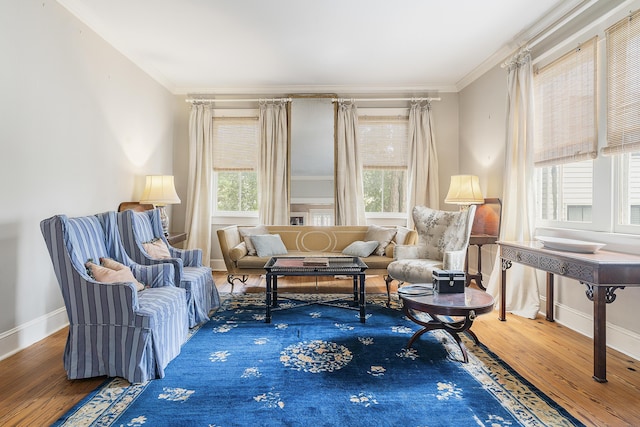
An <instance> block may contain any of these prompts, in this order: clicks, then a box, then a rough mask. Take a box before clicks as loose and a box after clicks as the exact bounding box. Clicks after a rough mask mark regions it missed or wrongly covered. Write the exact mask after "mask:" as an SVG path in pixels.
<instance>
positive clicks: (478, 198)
mask: <svg viewBox="0 0 640 427" xmlns="http://www.w3.org/2000/svg"><path fill="white" fill-rule="evenodd" d="M444 202H445V203H451V204H454V205H480V204H482V203H484V197H483V196H482V191H480V180H479V179H478V177H477V176H475V175H453V176H452V177H451V184H450V185H449V192H448V193H447V197H446V198H445V199H444Z"/></svg>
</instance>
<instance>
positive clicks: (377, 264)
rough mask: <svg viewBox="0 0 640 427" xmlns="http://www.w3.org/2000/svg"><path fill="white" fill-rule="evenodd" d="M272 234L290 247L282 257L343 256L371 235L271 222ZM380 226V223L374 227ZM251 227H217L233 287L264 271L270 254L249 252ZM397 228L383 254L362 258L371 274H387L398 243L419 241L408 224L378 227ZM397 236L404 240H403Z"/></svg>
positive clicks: (348, 228) (349, 229)
mask: <svg viewBox="0 0 640 427" xmlns="http://www.w3.org/2000/svg"><path fill="white" fill-rule="evenodd" d="M263 227H264V228H265V229H266V230H267V232H268V233H269V234H278V235H280V238H281V239H282V243H284V246H285V247H286V250H287V254H286V255H281V256H340V255H342V251H343V250H344V249H345V248H346V247H347V246H349V245H350V244H351V243H353V242H356V241H364V240H365V238H366V237H367V236H369V237H370V236H371V233H372V229H371V228H370V227H369V226H366V225H363V226H300V225H267V226H263ZM371 227H376V226H371ZM251 228H253V227H251V226H239V225H231V226H229V227H225V228H220V229H218V230H217V234H218V241H219V242H220V249H221V250H222V256H223V258H224V263H225V265H226V267H227V273H228V274H227V281H228V282H229V283H230V284H231V286H232V287H233V284H234V281H235V280H239V281H241V282H243V283H244V282H245V281H246V280H247V276H248V275H251V274H264V273H265V270H264V265H265V264H266V263H267V261H269V259H270V258H271V257H270V256H266V257H260V256H258V255H257V254H256V255H249V249H248V248H247V242H246V240H245V238H244V237H243V235H242V234H241V230H243V229H245V233H246V230H249V229H251ZM381 228H382V229H385V230H397V231H398V232H397V233H396V234H395V235H394V236H393V238H392V240H391V242H390V243H389V244H388V245H387V246H386V247H385V248H384V254H383V255H376V254H375V252H374V253H373V254H371V255H370V256H367V257H362V260H363V261H364V262H365V264H367V266H368V267H369V268H368V269H367V271H366V273H367V274H381V275H384V276H386V275H387V266H388V265H389V263H391V262H392V261H393V252H394V248H395V246H396V245H399V244H403V245H413V244H416V242H417V239H418V233H417V232H416V231H415V230H409V229H407V228H404V227H376V229H377V230H380V229H381ZM368 233H369V234H368ZM396 238H399V239H403V241H402V242H398V241H396Z"/></svg>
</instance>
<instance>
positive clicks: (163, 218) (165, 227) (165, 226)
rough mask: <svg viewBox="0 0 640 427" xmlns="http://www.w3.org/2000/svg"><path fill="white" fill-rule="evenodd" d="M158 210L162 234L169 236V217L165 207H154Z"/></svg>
mask: <svg viewBox="0 0 640 427" xmlns="http://www.w3.org/2000/svg"><path fill="white" fill-rule="evenodd" d="M156 207H157V208H158V209H159V210H160V223H161V224H162V232H163V233H164V235H165V236H168V235H169V215H167V210H166V209H165V206H156Z"/></svg>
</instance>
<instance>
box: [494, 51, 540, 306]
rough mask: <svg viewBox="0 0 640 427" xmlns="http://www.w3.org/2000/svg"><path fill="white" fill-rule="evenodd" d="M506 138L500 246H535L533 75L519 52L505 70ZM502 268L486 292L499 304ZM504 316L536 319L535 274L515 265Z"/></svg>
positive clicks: (528, 57)
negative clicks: (532, 243)
mask: <svg viewBox="0 0 640 427" xmlns="http://www.w3.org/2000/svg"><path fill="white" fill-rule="evenodd" d="M507 67H508V76H507V85H508V93H507V135H506V143H507V146H506V156H505V173H504V187H503V203H502V225H501V230H500V240H512V241H513V240H516V241H519V240H522V241H528V240H533V231H534V228H535V188H534V186H533V185H532V183H534V182H535V181H534V176H533V175H534V167H533V156H534V144H533V134H534V129H533V117H534V99H533V72H532V65H531V55H530V53H529V52H528V51H523V52H521V53H519V54H518V55H516V56H515V57H514V58H513V59H512V60H511V61H510V62H509V63H508V64H507ZM501 272H502V265H501V259H500V257H499V256H497V257H496V262H495V265H494V267H493V271H492V272H491V276H490V278H489V282H488V285H487V292H488V293H490V294H491V295H493V297H494V298H496V301H499V299H498V297H499V296H500V279H501ZM507 280H508V284H507V289H508V292H507V295H506V296H507V299H506V311H508V312H511V313H513V314H517V315H519V316H523V317H527V318H531V319H533V318H535V316H536V314H537V313H538V310H539V308H540V295H539V293H538V282H537V278H536V274H535V271H534V270H533V269H532V268H531V267H525V266H523V265H521V264H517V263H513V266H512V267H511V268H510V269H509V272H508V274H507Z"/></svg>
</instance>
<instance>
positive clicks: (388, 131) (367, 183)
mask: <svg viewBox="0 0 640 427" xmlns="http://www.w3.org/2000/svg"><path fill="white" fill-rule="evenodd" d="M408 128H409V118H408V117H406V116H367V115H365V116H359V117H358V148H359V150H360V156H361V158H362V169H363V170H362V181H363V186H364V204H365V212H367V213H374V212H375V213H406V212H407V207H406V203H407V202H406V200H407V197H406V193H407V163H408V154H407V151H408V145H409V143H408V139H409V137H408Z"/></svg>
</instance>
